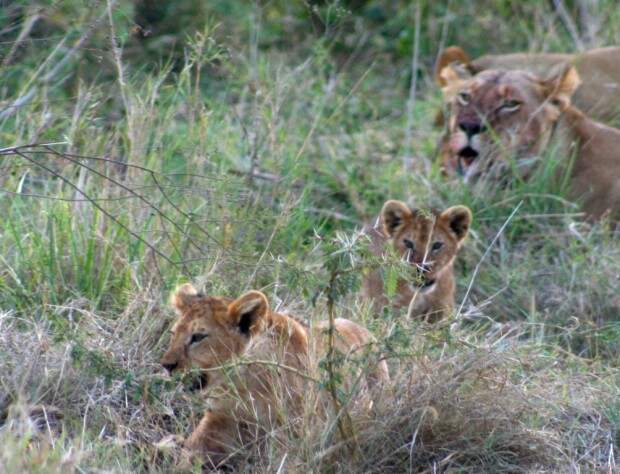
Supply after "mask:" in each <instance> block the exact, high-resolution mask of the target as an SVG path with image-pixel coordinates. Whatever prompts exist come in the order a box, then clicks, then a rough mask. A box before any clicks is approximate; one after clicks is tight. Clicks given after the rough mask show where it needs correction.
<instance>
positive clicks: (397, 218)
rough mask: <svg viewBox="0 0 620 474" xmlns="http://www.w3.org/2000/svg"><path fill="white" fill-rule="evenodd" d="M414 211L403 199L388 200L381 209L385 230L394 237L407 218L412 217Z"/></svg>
mask: <svg viewBox="0 0 620 474" xmlns="http://www.w3.org/2000/svg"><path fill="white" fill-rule="evenodd" d="M411 216H412V213H411V210H410V209H409V207H408V206H407V204H405V203H404V202H402V201H394V200H391V201H387V202H386V203H385V204H384V205H383V208H382V209H381V220H382V221H383V231H384V232H385V233H386V234H387V235H388V236H389V237H392V236H394V234H396V232H397V231H398V229H400V228H401V227H402V226H403V225H404V224H405V220H406V219H409V218H411Z"/></svg>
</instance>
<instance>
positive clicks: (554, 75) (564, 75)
mask: <svg viewBox="0 0 620 474" xmlns="http://www.w3.org/2000/svg"><path fill="white" fill-rule="evenodd" d="M580 85H581V78H580V77H579V73H578V72H577V69H575V66H573V65H571V64H561V65H560V66H557V67H555V68H554V69H553V70H552V72H551V74H550V75H549V77H548V78H547V79H545V80H544V81H543V87H544V88H545V93H546V94H547V97H548V98H549V99H550V100H551V102H552V103H553V104H554V105H557V106H558V107H559V108H560V110H565V109H566V108H567V107H568V106H569V105H570V104H571V98H572V97H573V94H574V93H575V91H576V90H577V88H578V87H579V86H580Z"/></svg>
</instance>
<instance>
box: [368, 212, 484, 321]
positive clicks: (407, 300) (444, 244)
mask: <svg viewBox="0 0 620 474" xmlns="http://www.w3.org/2000/svg"><path fill="white" fill-rule="evenodd" d="M471 220H472V215H471V211H470V210H469V209H468V208H467V207H465V206H454V207H450V208H448V209H446V210H445V211H443V212H435V211H432V212H426V211H423V210H419V209H410V208H409V207H408V206H407V205H406V204H405V203H404V202H401V201H387V202H386V203H385V204H384V205H383V209H382V210H381V216H380V218H379V228H372V229H368V230H367V231H366V233H367V234H368V235H369V237H370V239H371V251H372V252H373V253H374V254H375V255H377V256H383V255H386V254H387V253H388V252H389V251H390V248H391V249H392V250H393V251H395V252H396V254H397V255H398V256H402V258H403V259H404V260H405V261H407V262H408V263H409V264H410V265H411V267H412V268H413V269H414V272H415V275H414V278H413V279H412V280H405V279H402V278H400V279H398V281H397V283H396V294H395V296H394V298H393V300H392V301H389V300H388V297H387V296H386V288H385V283H386V282H385V280H384V276H382V272H381V269H380V268H376V269H374V270H373V271H371V272H370V273H369V274H368V275H367V276H366V277H365V279H364V282H363V293H364V295H365V296H366V297H368V298H371V299H372V300H373V301H374V307H375V309H379V308H381V307H383V306H387V305H390V306H393V307H396V308H403V307H408V308H409V315H410V316H413V317H422V318H424V319H425V320H427V321H436V320H439V319H441V318H443V317H444V316H447V315H449V314H450V313H451V312H452V309H453V307H454V269H453V264H454V259H455V258H456V255H457V253H458V251H459V249H460V248H461V244H462V243H463V239H465V237H466V236H467V233H468V231H469V226H470V224H471Z"/></svg>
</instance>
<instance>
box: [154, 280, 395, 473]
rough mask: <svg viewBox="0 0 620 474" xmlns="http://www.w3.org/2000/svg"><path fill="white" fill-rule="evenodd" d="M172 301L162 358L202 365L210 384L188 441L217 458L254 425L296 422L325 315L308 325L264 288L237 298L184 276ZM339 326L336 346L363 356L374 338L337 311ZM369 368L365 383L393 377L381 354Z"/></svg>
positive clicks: (170, 366) (177, 365) (168, 363)
mask: <svg viewBox="0 0 620 474" xmlns="http://www.w3.org/2000/svg"><path fill="white" fill-rule="evenodd" d="M172 304H173V306H174V307H175V308H176V310H177V313H178V319H177V321H176V323H175V324H174V326H173V328H172V333H173V335H172V339H171V341H170V346H169V348H168V351H167V352H166V353H165V354H164V356H163V358H162V360H161V364H162V365H163V366H164V367H165V368H166V369H167V370H168V371H169V372H171V373H172V372H174V371H184V370H188V369H190V368H197V369H201V374H202V376H201V387H203V388H204V387H209V389H210V391H209V399H210V405H209V407H208V410H207V411H206V413H205V415H204V417H203V418H202V420H201V421H200V423H199V425H198V427H197V428H196V429H195V430H194V432H193V433H192V434H191V436H190V437H189V438H187V440H186V441H185V448H187V449H189V450H190V452H192V453H194V454H198V455H202V456H204V458H206V460H207V461H208V463H209V464H210V465H212V466H217V465H219V464H221V463H222V462H223V461H224V460H225V459H226V457H227V456H228V455H229V454H230V453H232V452H233V451H234V450H235V449H238V448H239V447H240V446H242V445H243V443H244V442H247V441H248V440H249V439H251V436H250V433H249V431H250V430H252V432H254V433H255V432H256V428H259V429H260V430H263V432H270V431H272V430H271V428H272V427H274V426H278V425H282V424H290V425H294V424H295V420H296V419H297V418H299V417H300V415H301V413H302V410H303V407H302V405H303V402H304V398H305V397H307V396H310V393H313V392H311V391H313V390H314V391H316V390H318V389H319V388H318V386H316V385H312V383H311V382H309V381H308V379H309V376H307V375H306V374H308V372H309V369H310V367H311V366H312V363H313V361H315V360H318V359H316V358H317V357H318V358H320V357H323V356H324V355H325V352H326V337H327V336H326V335H325V333H326V332H327V331H326V329H327V327H328V326H329V325H328V324H327V323H326V322H323V323H321V324H319V325H317V327H315V328H314V329H313V330H310V328H308V327H306V326H304V325H303V324H301V323H300V322H298V321H296V320H295V319H293V318H291V317H290V316H287V315H285V314H280V313H276V312H273V311H271V310H270V309H269V304H268V302H267V298H266V297H265V295H264V294H263V293H261V292H259V291H250V292H248V293H246V294H244V295H243V296H241V297H240V298H238V299H236V300H234V301H233V300H231V299H228V298H220V297H208V296H204V295H201V294H199V293H198V292H197V291H196V289H195V288H194V287H193V286H192V285H189V284H185V285H182V286H181V287H179V288H178V289H177V291H176V292H175V294H174V295H173V297H172ZM335 329H336V333H335V334H334V347H335V348H336V350H337V351H339V352H340V353H342V354H344V355H345V356H351V355H352V354H353V353H356V354H355V355H356V356H364V355H366V353H365V352H364V351H365V350H366V349H370V346H371V345H372V343H373V342H374V339H373V337H372V335H371V334H370V333H369V332H368V330H366V329H365V328H364V327H362V326H360V325H358V324H356V323H354V322H352V321H349V320H346V319H340V318H338V319H336V320H335ZM369 368H370V371H369V373H368V376H367V378H366V380H367V385H369V386H370V385H373V384H375V383H378V382H381V381H384V380H387V379H388V372H387V365H386V363H385V361H384V360H381V361H380V362H378V363H374V365H373V363H370V364H369Z"/></svg>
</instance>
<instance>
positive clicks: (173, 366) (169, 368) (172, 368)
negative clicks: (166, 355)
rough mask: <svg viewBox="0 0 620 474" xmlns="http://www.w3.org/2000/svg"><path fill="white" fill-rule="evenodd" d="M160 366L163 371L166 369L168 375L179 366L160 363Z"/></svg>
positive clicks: (177, 364)
mask: <svg viewBox="0 0 620 474" xmlns="http://www.w3.org/2000/svg"><path fill="white" fill-rule="evenodd" d="M161 365H163V366H164V369H166V370H167V371H168V373H169V374H171V373H172V371H173V370H174V369H176V368H177V367H178V366H179V363H178V362H162V363H161Z"/></svg>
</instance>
